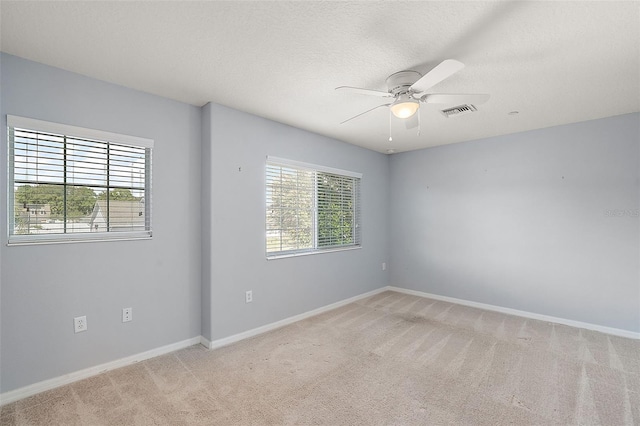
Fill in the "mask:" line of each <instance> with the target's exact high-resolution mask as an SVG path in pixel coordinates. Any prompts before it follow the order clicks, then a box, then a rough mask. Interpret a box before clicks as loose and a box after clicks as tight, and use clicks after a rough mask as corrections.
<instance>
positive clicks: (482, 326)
mask: <svg viewBox="0 0 640 426" xmlns="http://www.w3.org/2000/svg"><path fill="white" fill-rule="evenodd" d="M0 416H1V417H0V418H1V422H2V424H3V425H12V424H18V425H26V424H38V425H55V424H60V425H100V424H108V425H117V424H123V425H129V424H131V425H134V424H136V425H137V424H140V425H147V424H163V425H164V424H166V425H191V424H211V425H251V424H253V425H280V424H326V425H440V424H478V425H482V424H487V425H497V424H514V425H525V424H563V425H564V424H602V425H627V424H640V341H635V340H630V339H624V338H620V337H614V336H608V335H605V334H601V333H597V332H592V331H588V330H583V329H577V328H571V327H567V326H563V325H557V324H550V323H545V322H540V321H533V320H527V319H523V318H519V317H513V316H508V315H502V314H498V313H494V312H488V311H482V310H479V309H473V308H467V307H462V306H459V305H453V304H450V303H445V302H439V301H434V300H430V299H424V298H420V297H415V296H408V295H404V294H400V293H395V292H385V293H381V294H379V295H376V296H373V297H370V298H368V299H364V300H362V301H359V302H357V303H352V304H350V305H347V306H344V307H342V308H339V309H336V310H334V311H331V312H328V313H325V314H322V315H319V316H316V317H313V318H310V319H307V320H304V321H300V322H298V323H296V324H293V325H290V326H287V327H284V328H281V329H279V330H276V331H273V332H270V333H267V334H263V335H260V336H258V337H255V338H253V339H249V340H245V341H243V342H240V343H237V344H235V345H232V346H228V347H225V348H222V349H217V350H213V351H211V350H206V349H204V348H203V347H201V346H192V347H190V348H187V349H184V350H180V351H177V352H175V353H172V354H168V355H165V356H161V357H158V358H154V359H151V360H148V361H145V362H141V363H138V364H135V365H132V366H129V367H125V368H122V369H119V370H114V371H111V372H107V373H104V374H102V375H99V376H96V377H93V378H90V379H86V380H83V381H80V382H76V383H74V384H71V385H68V386H64V387H61V388H58V389H55V390H52V391H48V392H45V393H42V394H40V395H36V396H33V397H30V398H26V399H24V400H21V401H18V402H16V403H13V404H9V405H7V406H4V407H2V410H1V414H0Z"/></svg>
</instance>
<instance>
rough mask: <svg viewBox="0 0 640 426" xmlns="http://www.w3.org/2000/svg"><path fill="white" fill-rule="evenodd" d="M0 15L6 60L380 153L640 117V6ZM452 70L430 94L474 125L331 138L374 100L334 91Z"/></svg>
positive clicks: (381, 5)
mask: <svg viewBox="0 0 640 426" xmlns="http://www.w3.org/2000/svg"><path fill="white" fill-rule="evenodd" d="M0 15H1V21H0V24H1V33H0V35H1V40H0V42H1V44H0V46H1V49H2V51H4V52H7V53H10V54H13V55H17V56H20V57H23V58H27V59H31V60H34V61H37V62H41V63H45V64H49V65H53V66H56V67H59V68H63V69H67V70H70V71H74V72H77V73H80V74H84V75H87V76H91V77H95V78H98V79H101V80H106V81H110V82H113V83H117V84H120V85H123V86H127V87H131V88H134V89H137V90H141V91H144V92H149V93H154V94H157V95H161V96H165V97H168V98H172V99H176V100H179V101H183V102H187V103H190V104H194V105H203V104H205V103H207V102H209V101H212V102H216V103H219V104H223V105H227V106H230V107H233V108H236V109H239V110H242V111H246V112H249V113H252V114H256V115H259V116H262V117H266V118H269V119H272V120H275V121H279V122H282V123H286V124H289V125H292V126H296V127H299V128H303V129H307V130H310V131H312V132H316V133H320V134H323V135H327V136H330V137H334V138H337V139H340V140H343V141H346V142H350V143H353V144H356V145H360V146H364V147H367V148H371V149H374V150H377V151H380V152H387V150H389V149H394V150H396V152H401V151H407V150H412V149H418V148H423V147H429V146H435V145H441V144H448V143H454V142H460V141H466V140H473V139H479V138H483V137H489V136H495V135H501V134H507V133H513V132H519V131H524V130H529V129H535V128H542V127H548V126H554V125H558V124H564V123H571V122H577V121H584V120H590V119H595V118H601V117H607V116H612V115H618V114H624V113H629V112H635V111H640V3H638V2H586V1H584V2H581V1H574V2H556V1H554V2H524V1H518V2H515V1H514V2H477V1H473V2H445V1H442V2H435V1H424V2H404V1H399V2H398V1H394V2H386V1H385V2H364V1H362V2H361V1H358V2H353V1H347V2H325V1H305V2H280V1H279V2H262V1H261V2H211V1H203V2H192V1H188V2H187V1H173V2H154V1H147V2H127V1H116V2H94V1H90V2H89V1H87V2H58V1H54V2H26V1H22V2H10V1H2V2H0ZM448 58H452V59H457V60H459V61H461V62H463V63H464V64H465V65H466V67H465V68H464V69H463V70H462V71H460V72H458V73H457V74H455V75H453V76H452V77H451V78H449V79H447V80H445V81H443V82H442V83H440V84H438V85H437V86H435V87H434V88H433V89H432V90H430V92H433V93H489V94H491V99H490V100H489V101H488V102H487V103H486V104H483V105H479V106H478V112H476V113H473V114H470V115H465V116H460V117H455V118H446V117H444V116H443V115H442V114H441V113H440V112H439V109H441V108H444V107H445V106H441V107H440V108H437V107H436V106H434V105H423V106H422V107H421V108H420V118H421V134H420V135H419V136H418V135H417V131H416V130H406V129H405V128H404V126H402V123H400V122H399V120H398V119H395V118H394V119H393V120H390V117H389V111H388V109H386V108H381V109H378V110H376V111H374V112H372V113H370V114H367V115H364V116H362V117H360V118H358V119H355V120H353V121H350V122H348V123H346V124H343V125H340V124H339V123H340V122H341V121H343V120H345V119H347V118H349V117H351V116H353V115H356V114H358V113H360V112H362V111H365V110H367V109H369V108H372V107H374V106H376V105H378V104H382V103H384V101H385V99H382V100H381V98H376V97H368V96H362V95H357V94H352V93H342V92H336V91H335V90H334V88H335V87H337V86H341V85H348V86H357V87H365V88H371V89H376V90H386V86H385V79H386V77H387V76H388V75H390V74H392V73H394V72H397V71H401V70H405V69H412V70H417V71H420V72H421V73H423V74H424V73H426V72H427V71H429V70H430V69H431V68H432V67H434V66H435V65H437V64H438V63H440V62H441V61H443V60H444V59H448ZM451 106H454V105H451ZM510 111H519V114H512V115H509V114H508V113H509V112H510ZM390 131H391V135H392V136H393V141H391V142H390V141H389V140H388V139H389V132H390Z"/></svg>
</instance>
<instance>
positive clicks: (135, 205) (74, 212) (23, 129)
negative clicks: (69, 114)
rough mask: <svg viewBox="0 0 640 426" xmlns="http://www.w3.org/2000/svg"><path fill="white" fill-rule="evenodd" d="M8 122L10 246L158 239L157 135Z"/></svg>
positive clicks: (19, 120) (9, 118) (19, 119)
mask: <svg viewBox="0 0 640 426" xmlns="http://www.w3.org/2000/svg"><path fill="white" fill-rule="evenodd" d="M7 127H8V130H9V203H8V206H9V214H8V217H9V244H21V243H39V242H63V241H84V240H106V239H128V238H149V237H151V150H152V148H153V141H152V140H150V139H143V138H138V137H133V136H126V135H119V134H116V133H108V132H103V131H99V130H91V129H85V128H81V127H73V126H67V125H63V124H56V123H50V122H46V121H40V120H33V119H29V118H23V117H16V116H11V115H8V116H7ZM38 212H40V214H38Z"/></svg>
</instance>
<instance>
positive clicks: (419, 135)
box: [418, 110, 420, 136]
mask: <svg viewBox="0 0 640 426" xmlns="http://www.w3.org/2000/svg"><path fill="white" fill-rule="evenodd" d="M418 136H420V110H418Z"/></svg>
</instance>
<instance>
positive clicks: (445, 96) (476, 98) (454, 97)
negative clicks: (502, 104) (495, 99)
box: [420, 93, 490, 105]
mask: <svg viewBox="0 0 640 426" xmlns="http://www.w3.org/2000/svg"><path fill="white" fill-rule="evenodd" d="M489 98H490V95H487V94H476V95H469V94H466V95H465V94H458V93H456V94H449V93H432V94H429V95H424V96H423V97H421V98H420V101H422V102H425V103H427V104H452V105H459V104H474V105H480V104H483V103H485V102H487V101H488V100H489Z"/></svg>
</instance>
